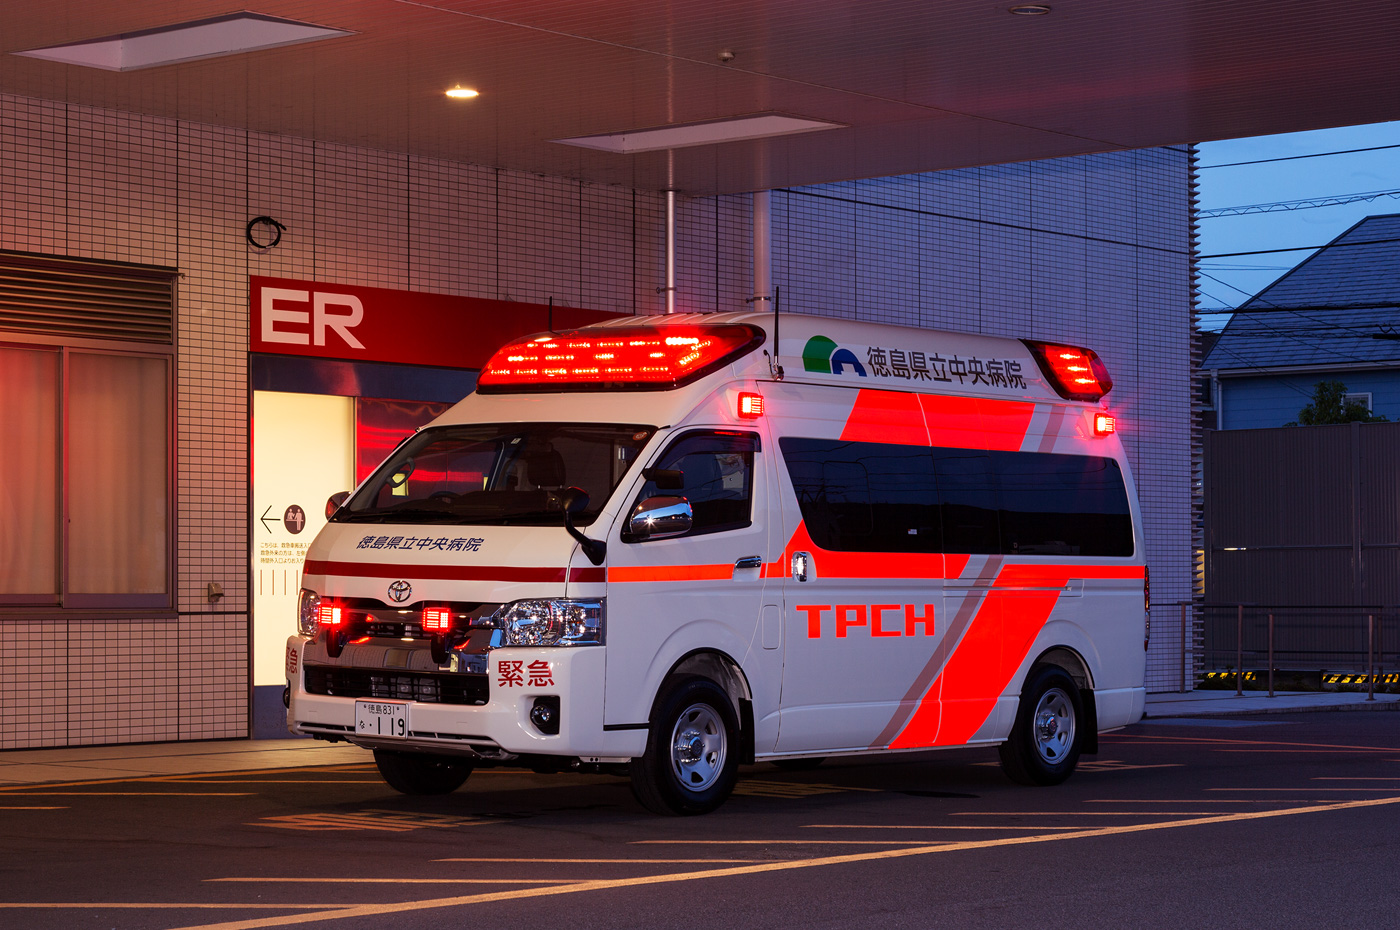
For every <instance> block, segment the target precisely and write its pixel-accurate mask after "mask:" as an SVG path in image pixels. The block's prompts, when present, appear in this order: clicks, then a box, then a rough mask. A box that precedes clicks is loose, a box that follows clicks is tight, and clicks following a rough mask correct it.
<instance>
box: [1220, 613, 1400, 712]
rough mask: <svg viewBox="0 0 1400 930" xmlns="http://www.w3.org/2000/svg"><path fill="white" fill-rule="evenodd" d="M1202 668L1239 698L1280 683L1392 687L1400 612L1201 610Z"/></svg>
mask: <svg viewBox="0 0 1400 930" xmlns="http://www.w3.org/2000/svg"><path fill="white" fill-rule="evenodd" d="M1194 612H1197V613H1199V615H1200V618H1201V620H1200V631H1201V638H1200V654H1199V667H1200V668H1201V670H1202V673H1203V675H1204V676H1205V677H1207V678H1210V677H1212V676H1214V677H1216V678H1217V679H1219V678H1220V677H1221V676H1224V677H1225V678H1226V679H1228V680H1230V681H1232V682H1233V683H1234V685H1235V688H1236V690H1239V689H1241V688H1242V687H1243V685H1244V683H1245V682H1249V684H1250V687H1251V688H1259V687H1262V686H1263V685H1264V684H1265V683H1267V684H1268V688H1269V691H1270V692H1272V691H1273V690H1274V684H1275V682H1276V681H1277V680H1279V679H1286V680H1288V681H1290V682H1299V681H1300V680H1305V681H1304V686H1305V687H1308V686H1312V685H1313V684H1314V683H1313V682H1312V681H1311V678H1313V677H1315V678H1316V679H1317V680H1316V682H1315V685H1316V687H1319V688H1320V687H1323V686H1326V685H1329V684H1330V685H1335V684H1337V683H1338V682H1342V683H1345V684H1347V685H1354V684H1365V685H1366V686H1368V687H1374V686H1375V685H1376V683H1377V682H1378V681H1381V682H1389V681H1390V679H1393V678H1395V677H1396V676H1395V674H1394V673H1395V670H1396V669H1397V668H1398V667H1400V607H1378V606H1377V607H1367V606H1361V607H1337V606H1335V605H1328V606H1316V607H1307V606H1297V605H1290V606H1286V607H1278V606H1269V605H1260V604H1204V605H1196V606H1195V610H1194Z"/></svg>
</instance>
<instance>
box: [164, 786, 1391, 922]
mask: <svg viewBox="0 0 1400 930" xmlns="http://www.w3.org/2000/svg"><path fill="white" fill-rule="evenodd" d="M1393 804H1400V797H1389V798H1370V799H1367V800H1364V801H1342V802H1338V803H1335V804H1328V805H1324V806H1319V807H1301V808H1287V809H1284V810H1271V811H1246V812H1243V813H1238V812H1237V813H1230V814H1221V815H1217V816H1214V817H1196V818H1192V819H1189V820H1165V821H1158V822H1156V823H1145V824H1119V825H1117V826H1111V827H1099V828H1097V829H1092V830H1069V831H1065V832H1062V833H1047V834H1040V835H1036V836H1020V837H1001V838H998V839H990V840H969V841H966V842H961V843H940V844H937V845H924V846H913V847H908V848H904V849H880V850H870V851H867V852H858V853H847V854H845V855H838V856H821V857H817V858H811V859H789V860H785V861H779V862H755V863H750V864H748V865H736V866H730V867H728V868H722V869H700V870H696V871H691V872H669V873H664V874H661V875H640V876H633V877H631V878H617V879H595V880H593V881H588V882H579V883H578V884H575V885H553V886H550V887H536V888H517V889H514V890H511V891H493V892H487V893H484V894H475V895H460V896H456V897H450V898H432V899H428V900H422V901H401V902H397V903H387V904H362V905H358V906H355V907H348V908H337V909H335V910H327V911H324V912H320V913H312V914H290V915H283V916H280V917H265V918H254V919H252V920H235V921H228V922H225V923H218V924H204V925H200V926H189V927H180V928H175V930H261V928H264V927H287V926H291V925H293V924H303V923H317V922H320V921H325V920H342V919H349V918H352V917H375V916H379V915H382V914H402V913H407V912H410V911H424V910H431V909H436V908H445V907H463V906H466V905H472V904H489V903H494V902H497V901H519V900H524V899H527V898H541V897H546V896H551V895H565V894H578V893H580V892H585V891H604V890H608V889H612V888H636V887H641V886H645V885H665V884H676V883H680V882H694V881H713V880H715V879H716V878H729V877H733V876H740V875H758V874H761V873H764V872H786V871H792V870H795V869H813V868H822V867H825V866H833V865H851V864H856V863H865V862H877V861H879V860H882V859H901V858H905V857H909V856H927V855H933V854H936V853H947V852H961V851H963V850H971V849H992V848H995V847H1000V846H1023V845H1030V844H1032V843H1057V842H1063V841H1065V840H1077V839H1089V838H1093V837H1103V836H1123V835H1126V834H1130V833H1144V832H1147V831H1151V830H1173V829H1178V828H1181V827H1197V826H1208V825H1211V824H1221V823H1240V822H1243V821H1247V820H1266V819H1271V818H1274V817H1290V816H1296V815H1298V814H1316V813H1321V812H1328V811H1344V810H1357V809H1361V808H1366V807H1380V806H1385V805H1393Z"/></svg>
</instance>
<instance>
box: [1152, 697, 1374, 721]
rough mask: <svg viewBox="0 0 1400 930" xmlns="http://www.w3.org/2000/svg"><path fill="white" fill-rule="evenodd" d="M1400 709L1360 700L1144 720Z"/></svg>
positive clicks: (1157, 716)
mask: <svg viewBox="0 0 1400 930" xmlns="http://www.w3.org/2000/svg"><path fill="white" fill-rule="evenodd" d="M1266 700H1267V699H1266ZM1383 710H1384V711H1400V701H1375V702H1371V701H1358V702H1356V703H1351V704H1318V705H1316V706H1313V707H1251V708H1246V709H1241V710H1214V711H1199V710H1197V711H1184V712H1182V713H1179V714H1165V713H1144V714H1143V715H1142V717H1143V719H1144V720H1175V719H1176V718H1178V717H1262V716H1267V715H1273V714H1319V713H1339V712H1343V711H1383Z"/></svg>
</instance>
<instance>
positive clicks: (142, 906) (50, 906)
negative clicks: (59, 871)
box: [0, 901, 354, 920]
mask: <svg viewBox="0 0 1400 930" xmlns="http://www.w3.org/2000/svg"><path fill="white" fill-rule="evenodd" d="M353 906H354V905H346V904H264V903H262V902H259V903H257V904H207V903H205V902H202V901H201V902H198V903H196V902H188V901H187V902H180V901H96V902H94V901H0V910H7V909H8V910H24V909H28V910H45V911H49V910H53V911H66V910H75V909H79V908H82V909H87V910H91V909H94V908H96V909H101V910H104V911H105V910H108V909H109V908H122V909H124V910H149V911H161V910H165V911H171V910H173V911H243V910H258V911H310V910H315V911H320V910H325V911H326V915H325V917H319V916H318V917H317V920H329V919H330V918H332V917H334V916H336V915H335V913H334V911H333V910H331V909H332V908H342V909H343V908H346V907H353Z"/></svg>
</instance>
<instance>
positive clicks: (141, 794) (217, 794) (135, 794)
mask: <svg viewBox="0 0 1400 930" xmlns="http://www.w3.org/2000/svg"><path fill="white" fill-rule="evenodd" d="M255 793H256V792H253V791H7V792H5V795H4V796H5V797H8V798H246V797H250V796H251V795H253V794H255Z"/></svg>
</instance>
